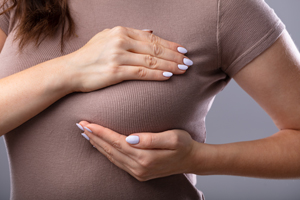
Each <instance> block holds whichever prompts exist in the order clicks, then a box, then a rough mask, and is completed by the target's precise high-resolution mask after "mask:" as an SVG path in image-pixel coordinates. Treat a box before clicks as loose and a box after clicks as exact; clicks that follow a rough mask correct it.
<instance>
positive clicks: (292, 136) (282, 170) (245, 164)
mask: <svg viewBox="0 0 300 200" xmlns="http://www.w3.org/2000/svg"><path fill="white" fill-rule="evenodd" d="M202 145H203V144H200V143H199V144H198V147H197V151H196V152H197V153H196V154H195V155H196V158H195V159H194V160H195V162H196V163H195V165H194V166H195V169H194V172H195V173H196V174H199V175H216V174H219V175H237V176H248V177H257V178H276V179H278V178H279V179H281V178H296V177H300V131H298V130H281V131H279V132H277V133H276V134H274V135H272V136H270V137H267V138H264V139H259V140H255V141H247V142H236V143H230V144H221V145H211V144H204V145H203V146H202Z"/></svg>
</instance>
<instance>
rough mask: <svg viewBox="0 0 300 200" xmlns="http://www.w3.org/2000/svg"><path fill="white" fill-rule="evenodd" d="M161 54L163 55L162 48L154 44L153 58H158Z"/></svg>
mask: <svg viewBox="0 0 300 200" xmlns="http://www.w3.org/2000/svg"><path fill="white" fill-rule="evenodd" d="M162 53H163V48H162V47H161V46H160V45H159V44H157V43H154V44H153V54H154V55H155V56H159V55H161V54H162Z"/></svg>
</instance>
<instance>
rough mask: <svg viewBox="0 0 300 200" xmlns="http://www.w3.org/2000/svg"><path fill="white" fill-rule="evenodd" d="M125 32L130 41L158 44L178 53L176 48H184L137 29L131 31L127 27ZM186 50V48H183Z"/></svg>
mask: <svg viewBox="0 0 300 200" xmlns="http://www.w3.org/2000/svg"><path fill="white" fill-rule="evenodd" d="M125 28H126V30H127V35H128V36H129V37H131V38H132V39H135V40H139V41H144V42H149V43H158V44H160V45H162V46H164V47H166V48H168V49H171V50H173V51H176V52H178V47H182V48H184V47H183V46H182V45H180V44H178V43H176V42H171V41H168V40H165V39H162V38H160V37H158V36H156V35H154V34H152V33H149V32H146V31H142V30H138V29H133V28H129V27H125ZM184 49H186V48H184Z"/></svg>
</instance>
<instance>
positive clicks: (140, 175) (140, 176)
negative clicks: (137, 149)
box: [133, 169, 147, 181]
mask: <svg viewBox="0 0 300 200" xmlns="http://www.w3.org/2000/svg"><path fill="white" fill-rule="evenodd" d="M133 173H134V175H135V177H136V179H137V180H139V181H146V180H147V178H146V171H145V170H141V169H139V170H135V171H134V172H133Z"/></svg>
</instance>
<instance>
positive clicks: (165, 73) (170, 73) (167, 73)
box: [163, 72, 173, 77]
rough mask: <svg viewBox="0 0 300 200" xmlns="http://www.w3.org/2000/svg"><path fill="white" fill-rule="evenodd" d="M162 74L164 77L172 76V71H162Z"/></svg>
mask: <svg viewBox="0 0 300 200" xmlns="http://www.w3.org/2000/svg"><path fill="white" fill-rule="evenodd" d="M163 75H164V76H165V77H171V76H173V73H172V72H164V73H163Z"/></svg>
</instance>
